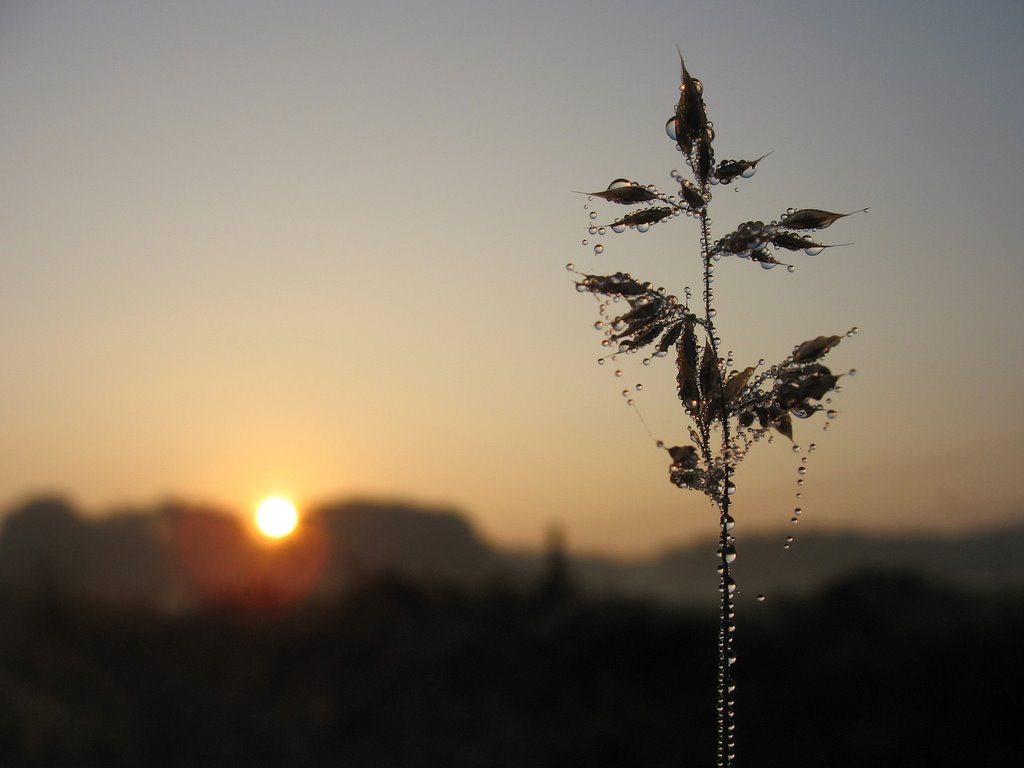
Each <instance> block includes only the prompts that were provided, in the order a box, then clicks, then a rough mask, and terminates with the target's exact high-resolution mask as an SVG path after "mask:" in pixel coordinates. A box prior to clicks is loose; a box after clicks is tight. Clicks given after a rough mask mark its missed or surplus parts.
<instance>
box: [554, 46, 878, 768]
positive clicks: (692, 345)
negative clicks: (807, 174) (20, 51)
mask: <svg viewBox="0 0 1024 768" xmlns="http://www.w3.org/2000/svg"><path fill="white" fill-rule="evenodd" d="M679 61H680V70H681V75H680V85H679V101H678V104H677V106H676V109H675V112H674V113H673V114H672V116H671V117H670V118H669V119H668V122H667V123H666V126H665V129H666V132H667V133H668V135H669V137H670V138H671V139H672V140H673V141H674V142H675V144H676V147H677V149H678V150H679V151H680V152H681V153H682V154H683V156H684V158H685V160H686V164H687V166H689V169H690V172H691V174H692V177H693V178H692V181H691V180H689V179H684V178H683V177H682V175H680V174H679V173H677V172H676V171H673V172H672V178H673V180H674V181H675V182H676V183H677V184H678V185H679V188H678V191H677V192H673V193H662V192H660V191H659V190H658V189H657V188H656V187H654V186H653V185H646V186H644V185H641V184H639V183H637V182H633V181H630V180H628V179H624V178H620V179H615V180H614V181H612V182H611V184H609V185H608V187H607V189H605V190H602V191H598V192H593V193H590V194H589V195H588V206H587V207H589V203H590V201H593V200H594V198H600V199H602V200H604V201H606V202H608V203H612V204H614V205H621V206H629V207H630V208H631V211H630V212H629V213H627V214H624V215H622V216H620V217H618V218H616V219H615V221H613V222H612V223H610V224H608V225H607V226H596V225H591V227H590V233H591V234H597V235H604V234H606V232H607V230H608V229H610V230H611V231H612V232H614V233H621V232H624V231H626V230H627V229H628V230H635V231H638V232H646V231H647V230H649V229H650V228H651V227H652V226H655V225H660V224H662V223H663V222H667V221H670V220H672V219H676V218H680V217H682V218H686V217H690V218H693V219H696V220H697V222H698V225H699V231H700V258H701V263H702V267H703V297H702V298H703V311H702V312H700V314H698V313H696V312H693V311H691V309H690V307H689V289H687V291H686V298H685V299H684V300H680V299H678V298H677V297H676V296H672V295H667V294H666V293H665V291H664V289H655V288H654V287H653V285H652V284H651V283H647V282H641V281H638V280H635V279H634V278H633V277H632V276H631V275H629V274H628V273H625V272H615V273H611V274H604V275H602V274H587V273H584V272H579V271H578V270H577V269H576V267H575V265H573V264H569V265H568V268H569V269H570V270H571V271H572V272H574V273H575V274H577V275H578V276H579V277H580V279H579V280H578V281H577V283H576V288H577V290H578V291H579V292H581V293H589V294H591V295H593V296H594V297H595V298H596V299H597V300H598V303H599V312H600V314H601V316H602V318H603V320H602V321H600V322H598V323H597V324H596V325H597V327H598V328H599V329H601V330H603V331H604V334H605V338H604V340H603V341H602V344H603V345H604V346H605V347H606V348H611V349H612V350H613V351H612V353H611V355H610V358H611V359H615V358H617V357H618V356H620V355H621V356H626V355H635V354H638V353H641V352H644V353H645V354H650V357H647V358H645V360H644V362H645V363H649V362H651V358H654V357H667V356H668V355H669V354H674V355H675V360H676V383H677V393H678V396H679V400H680V404H681V406H682V408H683V410H684V412H685V414H686V415H687V416H688V417H689V418H690V420H691V422H692V426H690V427H689V430H688V431H689V436H690V442H689V443H684V444H681V445H673V446H671V447H667V446H666V445H665V443H664V442H663V441H661V440H658V441H657V444H658V447H659V448H664V449H665V450H666V451H667V452H668V454H669V458H670V460H671V464H670V466H669V479H670V481H671V482H672V484H673V485H675V486H677V487H679V488H682V489H688V490H696V491H700V492H701V493H703V494H705V495H706V496H708V498H709V499H710V500H711V502H712V504H713V505H714V506H715V508H716V509H717V510H718V513H719V521H718V523H719V541H718V566H717V568H718V573H719V591H720V593H721V600H720V603H719V606H720V610H719V617H718V618H719V620H718V680H717V702H716V714H717V722H718V731H717V744H716V746H717V764H718V766H720V767H721V768H729V767H730V766H732V765H733V762H734V759H735V741H734V740H735V730H736V716H735V708H734V700H733V691H734V688H735V681H734V677H733V671H732V666H733V662H734V661H735V658H736V656H735V652H734V646H733V641H734V635H735V593H736V584H735V580H734V579H733V577H732V564H733V561H734V560H735V558H736V543H735V538H734V535H733V526H734V521H733V517H732V514H731V508H732V504H731V495H732V493H733V492H734V490H735V485H734V482H733V478H734V476H735V473H736V469H737V465H738V464H739V463H740V461H742V459H743V458H744V457H745V456H746V454H747V452H748V451H749V450H750V449H751V448H752V447H753V445H754V444H756V443H758V442H760V441H762V440H766V441H768V442H770V441H771V436H772V434H773V433H779V434H781V435H783V436H784V437H786V438H788V439H789V440H792V439H793V419H794V418H796V419H807V418H810V417H812V416H814V415H815V414H816V413H817V412H818V411H821V410H824V409H825V408H824V406H823V405H822V400H823V399H825V398H826V396H827V395H829V394H830V393H832V392H833V391H835V390H836V388H837V384H838V381H839V378H840V376H839V375H836V374H833V373H832V371H831V370H830V369H829V368H827V367H826V366H825V365H824V364H822V363H821V359H822V358H823V357H824V356H825V355H826V354H827V353H828V352H830V351H831V350H832V349H833V348H834V347H836V346H837V345H838V344H839V343H840V341H842V339H843V336H842V335H830V336H817V337H814V338H812V339H809V340H807V341H804V342H802V343H801V344H798V345H796V346H795V347H794V348H793V351H792V353H791V354H790V355H789V356H787V357H786V358H784V359H783V360H782V361H781V362H779V363H777V364H775V365H772V366H768V367H763V361H759V362H758V364H756V365H753V366H748V367H747V368H744V369H742V370H730V368H731V366H732V359H731V353H730V355H729V359H727V360H723V359H722V358H721V355H720V351H721V340H720V339H719V337H718V335H717V332H716V329H715V316H716V311H715V308H714V291H713V289H712V284H713V273H714V271H715V267H714V264H715V262H718V261H720V260H722V259H723V258H726V257H730V256H732V257H736V258H738V259H743V260H746V261H749V262H751V263H755V264H759V265H760V266H761V267H763V268H764V269H766V270H767V269H773V268H775V267H777V266H785V267H786V270H785V271H788V272H792V271H794V269H795V267H794V266H793V265H787V264H784V262H782V261H780V260H779V259H778V258H777V257H776V254H778V253H779V252H789V253H795V252H799V251H803V252H805V253H806V254H808V255H816V254H818V253H820V252H821V251H822V250H824V249H825V248H828V247H830V246H828V245H826V244H823V243H819V242H817V241H816V240H815V239H812V236H811V235H810V234H806V233H807V232H811V231H815V230H822V229H825V228H826V227H829V226H830V225H831V224H833V223H834V222H836V221H838V220H839V219H842V218H845V217H847V216H850V215H852V214H850V213H832V212H829V211H825V210H821V209H818V208H799V209H797V208H789V209H787V210H786V212H785V213H783V214H781V215H780V216H779V217H778V218H777V219H776V220H773V221H772V222H771V223H770V224H765V223H764V222H762V221H747V222H743V223H741V224H739V225H738V226H737V227H736V229H735V230H733V231H732V232H730V233H729V234H727V235H725V236H724V237H723V238H721V239H719V240H712V234H711V224H710V215H709V208H710V205H711V201H712V196H713V187H715V186H716V185H719V184H726V185H732V184H734V183H738V181H739V180H741V179H748V178H750V177H752V176H753V175H754V173H755V171H756V170H757V167H758V164H759V163H760V162H761V161H762V160H764V159H765V158H766V157H767V156H768V155H762V156H761V157H759V158H757V159H756V160H723V161H721V162H718V163H717V164H716V163H715V158H714V148H713V144H714V139H715V132H714V128H713V126H712V123H711V122H710V121H709V120H708V118H707V110H706V106H705V104H704V87H703V84H702V83H701V81H700V80H698V79H697V78H695V77H693V76H692V75H691V74H690V73H689V71H688V70H687V68H686V64H685V63H684V62H683V58H682V53H680V56H679ZM769 154H771V153H769ZM863 210H867V209H863ZM595 215H596V214H594V213H591V218H592V219H593V218H594V216H595ZM586 242H587V241H584V243H585V244H586ZM594 252H595V253H596V254H598V255H600V254H602V253H603V252H604V246H603V244H599V245H596V246H595V247H594ZM779 271H783V270H779ZM698 332H699V334H701V335H703V337H704V338H703V341H704V344H703V348H701V345H700V344H699V343H698ZM855 332H856V329H852V330H851V331H849V332H848V333H847V334H846V335H847V336H849V335H852V334H853V333H855ZM650 350H653V352H650ZM599 362H604V358H602V359H601V360H600V361H599ZM629 402H631V403H632V401H631V400H630V401H629ZM829 402H831V401H830V400H826V403H829ZM827 415H828V416H829V418H831V417H832V416H833V415H834V411H832V410H831V409H829V410H828V414H827ZM716 430H717V431H718V432H719V433H720V434H721V440H720V441H717V440H714V439H713V433H714V432H715V431H716Z"/></svg>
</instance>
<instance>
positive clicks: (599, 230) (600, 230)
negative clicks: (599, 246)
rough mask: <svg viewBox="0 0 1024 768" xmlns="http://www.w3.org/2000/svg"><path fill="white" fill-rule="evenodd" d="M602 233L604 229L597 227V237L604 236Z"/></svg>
mask: <svg viewBox="0 0 1024 768" xmlns="http://www.w3.org/2000/svg"><path fill="white" fill-rule="evenodd" d="M604 232H605V229H604V227H598V228H597V234H599V235H603V234H604Z"/></svg>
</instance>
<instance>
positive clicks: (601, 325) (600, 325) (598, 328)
mask: <svg viewBox="0 0 1024 768" xmlns="http://www.w3.org/2000/svg"><path fill="white" fill-rule="evenodd" d="M594 330H595V331H603V330H604V323H603V322H601V321H600V320H598V321H597V322H596V323H594Z"/></svg>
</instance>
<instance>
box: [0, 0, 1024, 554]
mask: <svg viewBox="0 0 1024 768" xmlns="http://www.w3.org/2000/svg"><path fill="white" fill-rule="evenodd" d="M1022 30H1024V6H1022V5H1021V3H1020V2H1019V0H1004V1H1002V2H997V1H995V0H987V1H986V0H981V1H980V2H976V3H971V4H965V3H958V2H952V1H951V0H931V1H929V2H923V1H922V2H909V1H908V2H896V3H891V2H886V1H885V0H866V1H865V2H860V3H849V2H838V1H836V0H778V1H772V2H742V3H741V2H723V1H722V0H707V1H706V2H705V1H700V2H680V1H679V0H671V2H670V1H669V0H664V1H663V2H636V3H623V2H557V3H553V2H540V0H520V1H519V2H516V3H489V2H481V1H480V0H474V1H473V2H470V1H469V0H465V1H460V2H454V1H452V0H435V1H434V2H430V3H412V2H402V3H392V2H379V3H348V2H326V1H323V2H312V1H310V0H293V1H292V2H283V1H282V2H241V0H238V1H237V2H221V1H218V0H212V1H204V2H199V1H198V0H187V1H183V2H176V3H155V2H152V3H151V2H137V1H135V0H132V1H129V0H123V1H114V0H111V1H109V2H99V1H98V2H52V3H51V2H47V3H39V2H29V1H27V0H26V1H24V2H19V0H9V1H8V2H4V3H3V4H0V105H2V107H0V179H2V182H0V382H2V384H0V505H2V508H8V507H10V506H11V505H13V504H16V503H18V502H19V501H21V500H22V499H24V498H26V497H28V496H30V495H32V494H35V493H39V492H44V491H45V492H50V491H56V492H60V493H63V494H66V495H67V496H69V497H70V498H72V499H74V500H75V501H77V502H78V503H80V504H81V505H83V506H85V507H87V508H88V509H90V510H92V511H93V512H94V513H95V514H100V513H102V512H104V511H106V510H110V509H114V508H117V507H123V506H126V505H132V506H143V505H147V504H151V503H154V502H157V501H159V500H162V499H167V498H171V497H173V498H179V499H194V500H200V501H204V502H209V503H213V504H215V505H218V506H222V507H225V508H227V509H231V510H235V511H237V512H238V513H239V514H242V513H245V514H249V513H251V511H252V509H253V508H254V506H255V504H256V502H257V501H259V500H260V499H261V498H263V497H265V496H268V495H275V494H278V495H283V496H287V497H289V498H292V499H294V500H295V501H296V502H297V503H298V504H299V506H300V509H301V508H302V506H303V505H310V504H315V503H317V502H322V501H327V500H334V499H342V498H348V497H352V496H360V497H370V498H387V499H404V500H409V501H413V502H422V503H426V504H431V505H451V506H454V507H456V508H458V509H460V510H462V511H464V512H466V513H467V514H468V515H469V516H470V517H471V519H472V520H473V522H474V524H475V525H476V526H477V527H478V528H479V530H480V532H481V533H482V535H483V536H485V537H486V538H487V539H488V540H490V541H492V542H494V543H496V544H500V545H508V546H536V545H538V544H540V543H541V542H542V541H543V539H544V534H545V529H546V528H547V526H548V525H549V524H551V523H559V524H561V525H563V526H564V527H565V529H566V531H567V535H568V541H569V545H570V547H572V548H574V549H577V550H582V551H603V552H609V553H617V554H629V555H634V554H643V553H648V552H653V551H656V550H658V549H659V548H661V547H663V546H666V545H668V544H672V543H680V542H685V541H688V540H692V539H693V538H695V537H697V536H710V535H713V534H714V532H715V529H716V517H715V513H714V511H713V510H712V508H711V506H710V504H709V503H708V502H707V500H706V499H705V498H704V497H703V496H701V495H699V494H697V493H693V492H684V491H681V490H678V489H676V488H674V487H673V486H671V485H670V484H669V482H668V475H667V466H668V457H667V455H666V454H665V453H664V452H659V451H658V450H656V448H655V447H654V443H653V440H652V438H651V437H650V436H648V432H647V429H646V428H645V423H646V424H647V425H648V426H649V427H650V431H651V433H652V434H653V436H654V437H656V438H661V439H664V440H665V441H666V442H668V443H670V444H671V443H675V442H679V441H681V440H683V439H685V435H686V420H685V418H684V416H683V413H682V411H681V410H680V409H679V407H678V401H677V400H676V398H675V393H674V370H673V367H672V364H671V361H670V360H656V361H655V362H654V364H652V365H651V366H649V367H643V366H641V365H640V364H639V360H636V359H628V360H626V361H625V362H624V363H623V364H622V365H615V364H610V365H605V366H603V367H599V366H598V365H597V364H596V360H597V358H598V357H600V356H601V353H602V350H601V347H600V344H599V342H600V339H601V335H600V334H599V333H597V332H595V331H594V330H593V323H594V321H595V320H597V319H598V318H597V312H596V307H595V304H594V301H593V300H592V299H591V298H590V297H588V296H581V295H578V294H577V293H576V292H575V291H574V290H573V285H572V282H573V275H571V274H569V273H568V272H566V270H565V264H566V262H570V261H571V262H575V263H576V265H577V267H578V268H579V269H581V270H584V271H588V272H598V273H601V272H610V271H616V270H625V271H629V272H631V273H632V274H633V275H634V276H636V277H638V278H641V279H645V280H651V281H653V282H655V283H656V284H659V285H665V286H667V287H668V289H669V291H670V292H673V293H680V294H681V292H682V290H683V286H685V285H690V286H692V287H693V288H694V290H695V293H697V294H698V295H699V280H700V265H699V258H698V250H697V245H696V240H697V231H696V226H695V224H694V222H693V221H692V220H689V219H681V220H675V221H672V222H668V223H666V224H662V225H658V226H655V227H654V228H653V229H652V230H651V232H649V233H647V234H638V233H636V232H626V233H624V234H621V235H613V234H610V233H609V234H608V236H606V237H604V238H593V237H589V236H588V234H587V231H586V230H587V225H588V224H589V220H588V219H587V212H586V211H584V209H583V206H584V204H585V203H586V198H585V197H584V196H582V195H578V194H574V193H573V190H599V189H603V188H604V187H605V186H607V184H608V182H610V181H611V180H612V179H615V178H617V177H620V176H625V177H629V178H631V179H635V180H637V181H641V182H644V183H654V184H656V185H658V186H659V187H661V188H662V189H664V190H668V189H670V187H671V184H672V182H671V178H670V176H669V173H670V171H671V170H672V169H673V168H679V169H680V170H682V169H683V164H682V158H681V156H680V155H679V154H678V153H677V152H676V151H675V147H674V145H673V144H672V142H671V141H669V140H668V139H667V137H666V136H665V133H664V129H663V126H664V123H665V121H666V119H667V118H668V117H669V115H670V114H671V111H672V108H673V106H674V103H675V100H676V97H677V86H678V76H679V66H678V58H677V53H676V46H677V45H678V46H679V47H680V48H681V49H682V51H683V54H684V55H685V57H686V61H687V64H688V66H689V68H690V71H691V72H692V73H693V74H694V75H695V76H697V77H699V78H701V79H702V80H703V82H704V86H705V91H704V96H705V100H706V103H707V106H708V110H709V116H710V118H711V119H712V120H713V121H714V124H715V129H716V133H717V139H716V142H715V144H716V153H717V156H718V158H719V159H724V158H751V159H752V158H755V157H758V156H760V155H763V154H765V153H766V152H769V151H772V152H773V154H772V155H771V156H770V157H768V158H767V159H766V160H765V161H764V162H763V163H762V164H761V166H760V168H759V170H758V173H757V174H756V175H755V176H754V177H753V178H752V179H750V180H749V181H745V182H743V183H742V184H738V185H732V186H729V187H726V188H724V189H722V188H718V189H717V190H716V191H717V197H716V198H715V200H714V201H713V202H712V209H711V210H712V215H713V218H714V227H715V232H716V234H717V235H721V234H724V233H725V232H727V231H728V230H729V229H732V228H733V226H734V225H735V224H738V223H739V222H741V221H745V220H748V219H763V220H765V221H767V220H770V219H772V218H775V217H777V216H778V215H779V214H780V213H781V212H782V211H784V210H785V209H786V208H787V207H789V206H794V207H818V208H825V209H828V210H835V211H850V210H855V209H858V208H863V207H865V206H870V208H871V210H870V212H869V213H867V214H858V215H856V216H853V217H851V218H849V219H845V220H842V221H840V222H838V223H836V224H835V225H833V226H832V227H831V228H830V229H828V230H826V231H824V232H822V233H821V236H822V238H823V239H824V240H825V241H826V242H830V243H846V242H852V243H854V244H853V245H852V246H848V247H844V248H835V249H829V250H826V251H825V252H824V253H822V254H821V255H819V256H815V257H808V256H804V255H803V254H798V255H795V256H793V259H792V261H793V263H794V264H796V265H797V271H796V272H795V273H794V274H787V273H786V272H785V271H784V270H781V269H776V270H773V271H770V272H766V271H763V270H761V269H759V268H758V267H757V266H756V265H753V264H751V263H749V262H745V261H739V260H735V259H734V260H725V261H723V262H721V263H720V265H719V267H718V273H717V277H716V280H717V282H716V291H717V298H718V301H719V304H718V310H719V314H718V321H719V327H720V332H721V336H722V338H723V345H724V347H725V348H726V349H731V350H734V351H735V355H736V361H737V365H739V366H740V367H742V366H745V365H748V364H753V363H754V362H756V360H757V359H758V358H759V357H764V358H767V359H768V360H769V361H771V360H774V359H781V358H783V357H785V356H786V355H787V354H788V353H789V352H790V351H791V350H792V347H793V346H794V345H795V344H796V343H798V342H800V341H803V340H804V339H807V338H811V337H814V336H817V335H819V334H831V333H842V332H845V331H846V330H847V329H848V328H850V327H851V326H854V325H856V326H859V328H860V333H858V334H857V335H856V336H855V337H853V338H850V339H844V341H843V343H842V344H841V345H840V346H839V347H838V348H837V349H836V350H835V351H834V352H832V353H831V354H830V356H829V359H828V361H827V362H828V363H829V364H830V365H832V367H833V368H834V369H835V370H837V371H846V370H848V369H850V368H856V369H857V371H858V375H857V376H856V377H854V378H848V379H844V380H843V392H842V393H841V394H839V395H837V396H836V398H835V404H834V405H835V407H836V408H837V410H838V411H839V416H838V418H836V419H835V420H834V421H833V422H830V423H829V424H830V426H829V429H828V431H824V432H823V431H822V425H823V424H824V423H825V419H824V418H823V417H822V416H821V415H820V414H819V415H818V417H816V418H815V419H814V420H812V421H808V422H798V423H797V425H796V435H795V439H796V442H797V443H798V444H800V445H801V446H804V451H803V452H802V453H801V454H800V455H801V456H808V459H809V462H808V465H807V466H808V474H807V478H806V480H807V482H806V486H805V487H804V489H803V490H804V497H803V498H802V499H801V500H800V504H799V505H800V506H801V507H803V509H804V514H803V516H802V518H801V523H800V526H799V528H800V531H807V530H826V529H828V530H832V529H837V528H853V529H859V530H892V529H908V530H915V531H925V530H941V531H953V530H967V529H978V528H981V527H985V526H991V525H993V524H996V523H1001V522H1006V521H1010V520H1013V521H1016V522H1024V479H1022V478H1024V472H1022V467H1024V406H1022V405H1021V402H1020V400H1019V397H1020V390H1021V386H1022V373H1024V367H1022V359H1024V344H1022V341H1021V331H1020V325H1021V308H1020V307H1021V297H1022V295H1024V253H1022V251H1024V236H1022V231H1024V230H1022V207H1021V194H1020V188H1021V185H1022V184H1024V151H1022V150H1024V142H1022V141H1021V136H1022V126H1024V49H1022V46H1021V44H1020V36H1021V31H1022ZM733 186H735V187H737V188H738V190H739V191H734V189H733ZM595 202H596V205H595V208H596V210H597V211H598V212H599V216H600V218H599V221H600V222H601V223H607V222H608V221H611V220H612V219H613V218H614V217H615V215H616V214H620V213H621V209H618V210H613V209H612V208H611V206H609V205H606V204H603V203H601V202H600V201H595ZM584 238H587V239H589V240H590V243H589V244H588V245H587V246H586V247H584V246H582V245H581V241H582V240H583V239H584ZM595 242H601V243H602V244H604V245H605V252H604V253H603V254H601V255H600V256H597V255H595V254H594V252H593V249H592V247H593V245H594V243H595ZM616 368H620V369H622V370H623V376H622V378H621V379H617V378H616V377H615V376H614V370H615V369H616ZM637 383H642V384H643V385H644V391H643V392H642V393H639V394H638V395H637V396H636V400H637V405H638V407H639V410H640V413H641V414H642V416H643V421H641V419H640V418H639V417H638V416H637V414H636V413H635V412H634V411H633V410H631V409H630V408H628V407H627V406H626V405H625V404H624V399H623V397H622V395H621V394H620V393H621V391H622V390H623V389H624V388H626V387H629V388H632V387H634V386H635V384H637ZM811 442H814V443H816V444H817V446H818V448H817V450H815V451H814V452H813V453H812V454H808V453H807V452H806V446H808V444H809V443H811ZM798 460H799V457H798V456H797V455H794V454H793V453H792V451H791V448H790V445H789V443H788V441H785V440H784V439H779V440H776V441H775V442H774V443H773V444H771V445H761V446H758V448H757V450H755V451H754V452H752V454H751V456H750V457H749V458H748V459H747V460H746V461H745V462H744V464H742V465H741V467H740V472H739V475H738V478H737V484H738V486H739V490H738V492H737V494H736V496H735V502H736V507H735V517H736V519H737V529H736V533H737V535H738V536H740V537H742V535H743V533H744V531H755V530H757V531H763V530H766V529H780V531H781V529H783V528H786V529H788V528H790V527H791V526H790V525H789V519H790V516H791V511H792V508H793V506H794V505H795V504H796V502H795V500H794V493H795V492H796V490H797V489H796V485H795V481H796V478H797V473H796V470H797V466H798ZM787 532H789V531H787Z"/></svg>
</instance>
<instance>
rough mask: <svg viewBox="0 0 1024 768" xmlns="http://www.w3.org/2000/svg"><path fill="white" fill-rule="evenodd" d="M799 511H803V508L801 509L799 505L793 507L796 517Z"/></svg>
mask: <svg viewBox="0 0 1024 768" xmlns="http://www.w3.org/2000/svg"><path fill="white" fill-rule="evenodd" d="M801 512H803V510H802V509H800V507H795V508H794V509H793V514H794V515H796V516H797V517H799V516H800V513H801Z"/></svg>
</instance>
